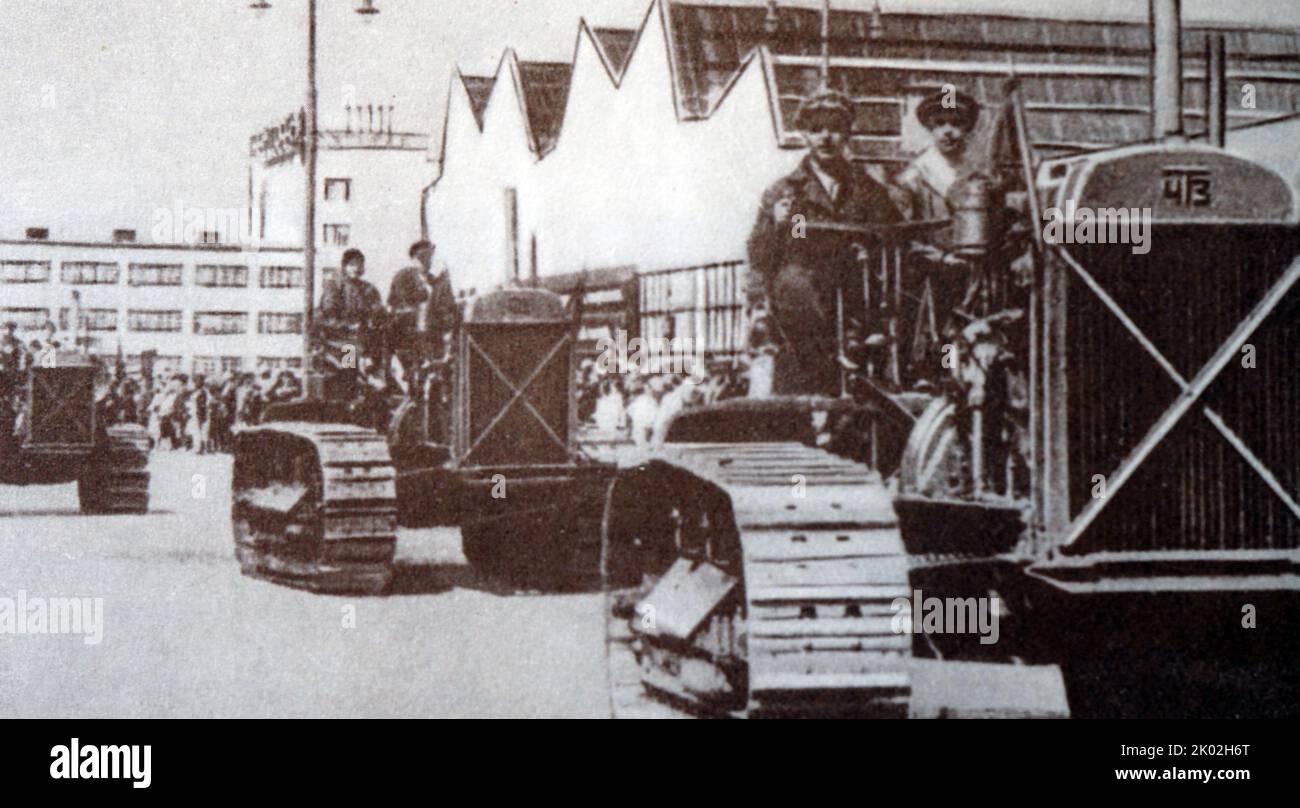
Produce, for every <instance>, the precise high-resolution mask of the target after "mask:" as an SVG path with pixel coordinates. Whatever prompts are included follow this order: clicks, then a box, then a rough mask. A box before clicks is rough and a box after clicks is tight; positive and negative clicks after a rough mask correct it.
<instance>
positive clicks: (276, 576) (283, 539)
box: [231, 423, 397, 595]
mask: <svg viewBox="0 0 1300 808" xmlns="http://www.w3.org/2000/svg"><path fill="white" fill-rule="evenodd" d="M396 476H397V475H396V472H395V470H394V468H393V465H392V460H391V458H390V457H389V453H388V444H387V442H386V441H385V439H384V437H383V436H382V435H379V434H378V433H375V432H373V431H370V430H367V429H362V428H359V427H353V426H347V425H334V424H306V423H276V424H268V425H266V426H261V427H254V428H251V429H247V430H244V431H241V432H240V433H239V435H238V436H237V438H236V442H235V471H234V496H233V499H232V502H233V504H232V513H231V517H232V518H231V522H232V524H233V526H234V533H235V554H236V557H237V558H238V560H239V565H240V570H241V571H242V572H243V573H244V574H245V575H248V576H250V577H254V578H260V579H263V580H268V581H271V582H273V583H277V584H281V585H285V586H292V587H296V588H302V589H307V590H310V591H313V592H324V593H335V594H368V595H375V594H381V593H383V592H384V591H385V590H386V589H387V587H388V585H389V583H390V582H391V580H392V576H393V558H394V554H395V551H396V546H397V489H396Z"/></svg>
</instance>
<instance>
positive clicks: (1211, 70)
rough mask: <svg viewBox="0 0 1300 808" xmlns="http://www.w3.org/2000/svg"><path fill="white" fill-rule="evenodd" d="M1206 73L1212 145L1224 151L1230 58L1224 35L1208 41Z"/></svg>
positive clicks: (1226, 132)
mask: <svg viewBox="0 0 1300 808" xmlns="http://www.w3.org/2000/svg"><path fill="white" fill-rule="evenodd" d="M1205 73H1206V75H1205V87H1206V93H1207V95H1206V100H1207V103H1206V115H1207V116H1208V119H1209V133H1210V143H1212V144H1213V145H1215V146H1218V147H1219V148H1220V149H1222V148H1223V147H1224V145H1225V144H1226V143H1227V139H1228V57H1227V47H1226V45H1225V42H1224V36H1223V34H1211V35H1210V36H1209V37H1207V39H1206V45H1205Z"/></svg>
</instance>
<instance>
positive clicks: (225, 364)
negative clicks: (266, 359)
mask: <svg viewBox="0 0 1300 808" xmlns="http://www.w3.org/2000/svg"><path fill="white" fill-rule="evenodd" d="M243 366H244V358H243V357H242V356H196V357H194V362H193V369H194V370H193V372H194V374H195V375H203V376H207V377H208V378H209V379H212V378H215V377H218V376H222V375H225V374H227V373H239V372H240V370H241V369H242V368H243Z"/></svg>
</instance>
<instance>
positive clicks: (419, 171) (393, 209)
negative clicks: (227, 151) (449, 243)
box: [253, 148, 434, 299]
mask: <svg viewBox="0 0 1300 808" xmlns="http://www.w3.org/2000/svg"><path fill="white" fill-rule="evenodd" d="M318 154H319V157H318V160H317V205H316V245H317V252H316V267H317V272H318V273H321V274H318V281H317V287H316V288H317V295H318V296H319V294H320V291H321V289H322V288H323V284H322V283H321V282H320V280H319V278H323V272H324V270H325V269H327V268H338V266H339V263H340V259H341V257H342V254H343V251H344V250H345V249H347V247H336V246H333V245H327V244H324V243H323V242H322V239H323V234H324V228H325V225H327V224H350V225H351V227H352V230H351V238H350V240H349V243H348V247H356V248H358V249H360V250H361V251H362V252H364V253H365V254H366V275H367V278H368V279H369V280H370V282H371V283H373V284H375V286H377V287H378V288H379V291H380V293H381V294H382V295H383V296H384V297H385V299H387V296H388V286H389V284H390V283H391V281H392V278H393V276H394V275H395V274H397V272H398V270H400V269H401V268H402V267H404V266H406V264H407V263H408V262H409V260H410V259H409V257H408V250H409V248H410V246H411V243H412V242H414V241H417V240H418V239H419V238H420V196H421V193H422V192H423V190H424V188H425V186H427V185H428V184H429V182H430V181H431V180H432V179H433V170H434V168H433V164H432V163H430V162H429V161H428V152H427V151H425V150H424V149H420V150H412V149H396V148H388V149H384V148H370V149H329V148H322V149H321V150H320V151H319V152H318ZM335 177H337V178H349V179H351V180H352V195H351V199H350V200H349V201H347V202H333V201H331V202H327V201H325V180H326V179H329V178H335ZM305 183H306V173H305V170H304V168H303V165H302V163H301V162H299V161H296V160H295V161H290V162H286V163H281V164H279V165H277V166H273V167H272V168H269V169H266V168H262V167H255V168H254V181H253V195H254V200H253V201H254V206H255V207H256V206H257V205H258V204H259V200H260V198H261V194H262V189H263V187H265V189H266V198H267V211H266V219H267V229H266V240H267V241H270V242H275V243H285V244H301V243H302V228H303V223H304V222H303V219H304V209H303V204H304V202H303V195H304V188H303V186H304V184H305ZM255 213H256V211H255Z"/></svg>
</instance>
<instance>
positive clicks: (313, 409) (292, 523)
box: [232, 288, 609, 594]
mask: <svg viewBox="0 0 1300 808" xmlns="http://www.w3.org/2000/svg"><path fill="white" fill-rule="evenodd" d="M412 328H413V329H414V332H415V339H416V341H417V343H418V345H419V346H421V350H422V352H423V353H424V354H426V355H432V359H431V361H430V362H428V363H427V364H426V365H425V367H424V368H423V370H422V371H421V372H420V373H419V374H418V375H417V374H412V376H414V380H411V381H412V383H411V384H410V385H409V387H410V389H409V392H407V393H404V394H402V393H398V394H394V393H393V388H392V386H391V385H390V386H387V387H385V385H384V382H385V380H386V375H387V368H388V363H387V361H386V360H387V354H386V352H385V351H384V350H383V348H382V347H381V348H379V349H378V350H376V351H375V353H376V354H377V355H380V356H381V358H380V359H378V360H376V361H374V363H373V366H372V367H373V368H374V370H373V372H371V373H369V374H367V373H358V372H356V369H355V368H357V367H358V366H359V364H360V363H359V362H356V361H355V360H356V359H357V358H358V351H357V346H361V345H363V344H364V343H363V339H364V338H366V337H369V338H370V340H371V345H372V346H373V343H374V341H375V335H376V334H377V333H380V331H379V330H378V329H360V328H358V329H352V330H351V331H350V332H348V333H339V332H338V331H335V332H333V333H328V334H325V333H322V334H317V335H315V336H314V338H313V339H314V342H315V345H316V348H317V350H315V351H314V353H313V361H312V367H311V369H310V370H309V374H308V385H307V387H308V395H307V397H306V398H304V399H303V400H301V401H295V402H291V403H287V404H282V405H277V406H275V407H272V408H270V409H269V411H268V413H267V414H266V416H265V418H264V419H263V421H262V423H261V424H259V425H258V426H256V427H252V428H248V429H245V430H242V431H241V432H240V433H239V434H238V436H237V438H236V441H235V450H234V455H235V465H234V500H233V513H232V516H233V524H234V531H235V548H236V552H237V556H238V559H239V562H240V565H241V569H242V570H243V572H244V573H245V574H246V575H250V576H254V577H259V578H264V579H268V580H271V581H274V582H276V583H280V584H284V585H289V586H296V587H301V588H305V589H310V590H314V591H320V592H337V593H343V592H348V593H369V594H378V593H382V592H384V591H385V590H386V589H387V588H388V587H389V585H390V583H391V581H392V578H393V574H394V553H395V549H396V541H397V528H398V525H399V524H403V525H405V524H411V525H455V526H459V527H460V529H461V534H462V537H463V546H464V552H465V556H466V557H467V559H468V560H469V561H470V562H471V563H472V564H473V565H474V566H475V567H477V568H479V569H481V570H483V571H484V572H486V573H487V574H489V575H491V576H493V577H494V578H496V579H499V580H502V581H504V582H507V583H510V584H514V585H520V586H531V587H536V586H544V587H556V586H565V585H567V584H568V583H570V582H571V580H572V578H573V576H574V575H575V567H574V564H576V563H577V561H578V559H579V558H580V557H582V556H583V555H584V554H586V555H587V556H588V557H590V558H591V559H594V558H595V555H596V553H597V552H598V543H599V537H598V532H599V531H598V528H597V527H596V521H597V520H598V519H599V497H600V492H601V491H602V490H603V482H602V481H603V480H604V479H607V477H608V474H609V472H608V470H607V469H606V467H604V466H601V465H598V464H595V463H591V462H588V461H586V460H584V458H583V457H582V455H581V453H580V451H579V449H578V446H577V444H576V442H575V435H574V433H575V430H574V423H573V418H574V388H575V377H574V369H573V352H574V342H575V336H576V328H577V325H576V321H575V320H574V318H573V317H571V316H570V315H569V314H568V313H566V310H565V306H564V305H563V302H562V300H561V299H560V298H559V297H558V296H557V295H554V294H552V293H550V292H547V291H544V290H539V289H518V288H508V289H501V290H498V291H495V292H491V293H487V294H484V295H480V296H478V297H475V298H472V299H470V300H469V301H467V302H466V303H465V305H464V312H463V315H462V317H461V318H460V322H459V324H458V325H457V327H456V329H455V332H454V334H453V336H452V339H451V343H452V348H451V350H450V351H449V352H447V355H446V356H441V357H440V356H436V354H438V353H440V351H439V350H438V349H436V348H434V347H433V346H434V345H435V343H440V342H442V335H441V334H432V333H429V332H428V331H427V330H421V329H420V328H419V326H418V325H417V326H412ZM362 332H365V333H362ZM340 357H343V359H340ZM589 566H591V567H592V568H594V563H590V564H589Z"/></svg>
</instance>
